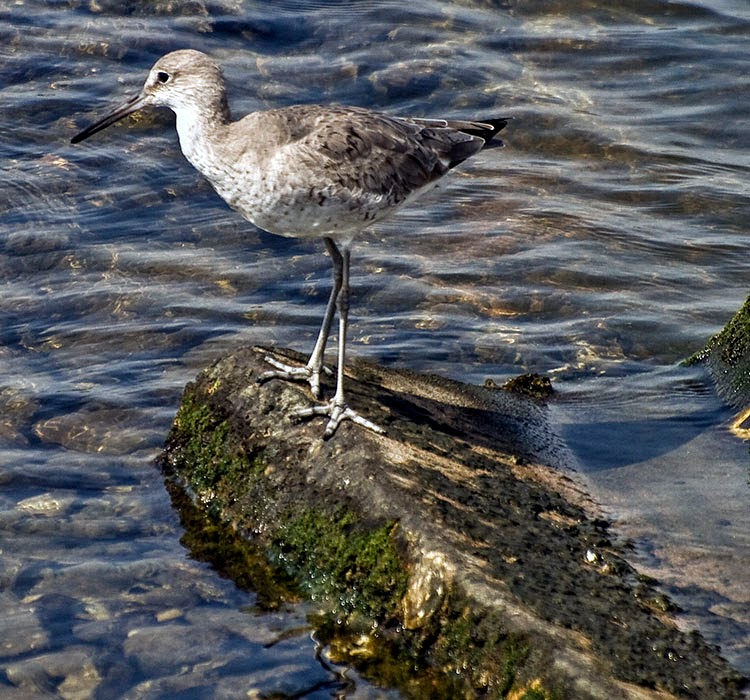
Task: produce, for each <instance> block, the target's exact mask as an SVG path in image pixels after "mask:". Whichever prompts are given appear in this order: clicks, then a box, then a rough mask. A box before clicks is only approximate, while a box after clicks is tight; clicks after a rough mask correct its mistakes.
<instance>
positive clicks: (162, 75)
mask: <svg viewBox="0 0 750 700" xmlns="http://www.w3.org/2000/svg"><path fill="white" fill-rule="evenodd" d="M171 77H172V76H171V75H169V73H167V72H165V71H163V70H160V71H159V72H158V73H157V74H156V79H157V80H158V81H159V82H160V83H168V82H169V79H170V78H171Z"/></svg>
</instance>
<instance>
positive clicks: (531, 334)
mask: <svg viewBox="0 0 750 700" xmlns="http://www.w3.org/2000/svg"><path fill="white" fill-rule="evenodd" d="M301 8H303V9H301ZM748 35H750V10H749V9H748V7H747V5H746V3H744V2H732V0H726V1H724V2H721V1H717V2H713V3H711V4H710V7H709V5H708V4H705V5H700V4H688V3H680V2H655V1H653V2H648V1H643V0H633V1H631V2H628V3H625V4H620V5H618V6H617V7H616V8H614V7H610V3H603V2H595V1H594V2H591V1H586V2H583V1H581V2H565V3H556V2H524V3H517V2H505V3H491V2H460V3H447V2H426V1H422V0H418V1H417V2H412V3H409V4H408V5H404V4H403V3H391V2H377V3H376V2H369V1H367V2H355V3H349V4H348V5H347V10H346V12H343V11H341V9H340V6H339V5H338V4H334V3H328V2H315V3H304V4H303V3H297V2H282V3H278V2H275V3H268V2H243V1H241V0H226V1H225V2H204V1H203V0H194V1H192V2H187V3H170V2H167V1H166V0H165V1H163V2H154V3H140V2H132V3H122V2H110V1H109V0H97V1H96V2H94V1H93V0H92V1H91V2H83V1H80V2H79V1H75V0H70V1H69V2H55V1H52V0H50V1H49V2H41V1H39V2H33V1H23V0H19V2H14V3H8V4H6V5H4V6H3V7H0V38H1V39H2V48H0V86H1V89H2V96H3V103H4V105H5V109H4V110H3V111H2V112H1V113H0V134H2V136H3V138H1V139H0V155H1V156H2V163H3V167H4V177H3V178H2V182H1V183H0V190H1V191H2V196H1V197H0V214H1V216H0V273H1V277H0V280H1V281H0V284H2V295H1V296H0V317H1V318H2V323H1V324H0V359H1V360H2V362H0V408H1V409H2V410H1V411H0V465H1V466H0V485H1V486H2V489H1V490H0V528H1V531H2V538H1V539H0V548H2V557H1V558H0V620H1V622H0V640H1V641H2V650H3V651H2V652H1V653H2V655H3V658H2V661H0V665H1V666H2V668H3V669H4V675H0V688H1V689H2V690H3V694H5V693H7V694H8V697H33V696H34V694H37V695H38V696H44V697H46V696H49V697H55V696H58V697H72V696H73V695H74V694H75V692H76V691H80V692H82V693H84V695H83V696H86V695H85V694H86V693H88V694H89V696H90V697H113V696H122V697H132V698H151V697H176V696H177V695H178V694H179V693H183V694H184V695H180V697H183V696H184V697H236V692H237V688H243V689H246V690H248V691H250V692H255V693H270V692H286V693H290V694H292V693H299V694H300V696H301V697H309V698H323V697H331V696H333V695H334V694H335V693H336V692H344V693H348V695H347V697H357V698H359V697H362V698H364V697H376V696H377V697H382V696H383V695H384V694H385V693H386V691H382V690H379V689H376V688H374V687H373V686H371V685H370V684H368V683H367V682H365V681H363V680H361V679H356V682H355V684H354V685H353V686H352V685H351V684H344V685H342V681H341V678H340V676H339V675H338V674H337V673H335V672H334V671H332V670H331V669H330V668H329V667H327V666H326V664H324V663H322V662H321V661H320V660H319V659H318V658H317V657H316V654H315V646H314V643H313V641H311V640H310V639H309V633H308V631H307V630H306V628H305V610H304V607H303V606H300V607H299V608H290V609H288V610H285V611H283V612H282V613H275V614H267V613H261V612H259V611H258V610H256V609H254V608H253V596H252V594H249V593H246V592H242V591H238V590H237V589H235V588H234V586H233V585H232V584H231V583H229V582H227V581H225V580H223V579H221V578H220V577H219V576H218V575H217V574H216V573H215V572H213V571H212V570H211V569H210V568H209V567H208V566H206V565H204V564H201V563H198V562H196V561H194V560H192V559H191V558H190V557H189V556H188V554H187V553H186V551H185V549H184V548H183V547H182V545H181V544H180V542H179V539H180V536H181V529H180V526H179V523H178V521H177V518H176V516H175V515H174V513H173V511H172V509H171V506H170V503H169V498H168V496H167V494H166V492H165V490H164V488H163V485H162V483H161V479H160V476H159V474H158V473H157V471H156V469H155V468H154V466H153V462H152V460H153V457H154V455H155V454H156V453H157V451H158V450H159V448H160V446H161V444H162V442H163V439H164V437H165V435H166V432H167V430H168V428H169V424H170V421H171V419H172V417H173V415H174V412H175V410H176V408H177V405H178V403H179V398H180V393H181V390H182V387H183V386H184V384H185V383H186V382H187V381H188V380H190V379H191V378H192V377H193V376H194V375H195V374H196V372H197V371H199V370H200V369H201V368H202V367H203V366H205V365H206V364H207V363H208V362H210V361H211V360H212V359H214V358H216V357H218V356H220V355H222V354H225V353H228V352H230V351H231V350H233V349H235V348H238V347H241V346H243V345H246V344H249V343H256V342H274V343H278V344H280V345H289V346H292V347H294V348H296V349H298V350H308V349H309V348H310V347H311V345H312V343H313V341H314V337H315V333H316V331H317V326H318V323H319V320H320V315H321V314H322V309H323V305H324V303H325V300H326V298H327V293H328V290H329V274H330V272H329V262H328V260H327V259H326V258H325V257H324V256H323V254H322V245H315V244H311V243H309V242H302V241H293V240H287V239H282V238H278V237H274V236H271V235H269V234H266V233H264V232H262V231H258V230H256V229H254V228H253V227H252V226H250V225H249V224H247V223H245V222H244V221H242V220H241V219H240V218H239V217H238V216H237V215H235V214H234V213H233V212H231V211H230V210H228V209H227V207H226V206H225V205H224V204H223V203H222V202H221V201H220V200H219V199H218V198H217V197H216V195H215V194H214V193H213V192H212V190H211V189H210V187H209V186H208V185H207V184H206V183H205V182H203V181H202V180H201V178H200V176H199V175H198V174H197V173H195V172H194V171H193V170H192V169H191V168H190V166H189V165H188V164H187V162H186V161H185V160H184V159H183V157H182V156H181V154H180V152H179V148H178V145H177V139H176V135H175V133H174V130H173V128H172V117H171V116H169V115H168V114H151V115H147V116H144V117H143V118H142V119H140V120H139V121H138V122H137V123H133V122H130V123H128V124H126V125H118V126H115V127H111V128H110V129H108V130H107V131H106V132H103V133H102V134H99V135H97V136H96V137H94V138H92V139H91V140H89V141H87V142H85V143H84V144H81V145H79V146H76V147H73V146H70V145H69V143H68V141H69V138H70V137H71V136H72V135H73V134H74V133H76V132H77V130H78V129H79V128H81V127H83V126H84V125H86V124H87V123H89V122H90V121H91V120H92V119H93V118H94V117H96V116H97V115H100V114H102V113H103V112H104V111H105V110H106V109H107V108H108V107H109V106H110V105H113V104H115V103H118V102H120V101H121V100H122V99H123V98H125V97H127V96H130V95H131V94H132V93H134V92H135V91H137V90H138V89H139V88H140V85H141V84H142V81H143V79H144V77H145V75H146V72H147V70H148V68H149V67H150V66H151V64H152V63H153V61H154V60H155V59H156V58H158V57H159V56H160V55H162V54H163V53H166V52H167V51H170V50H173V49H177V48H184V47H193V48H197V49H200V50H203V51H206V52H208V53H210V54H212V55H213V56H215V57H216V58H217V59H218V60H219V61H220V62H221V63H222V64H223V66H224V68H225V71H226V74H227V78H228V80H229V83H230V90H231V98H232V104H233V108H234V110H235V113H236V114H241V113H243V112H245V111H249V110H252V109H263V108H268V107H277V106H283V105H287V104H293V103H298V102H341V103H349V104H357V105H363V106H367V107H376V108H380V109H384V110H387V111H390V112H392V113H400V114H414V115H424V116H464V117H474V116H478V117H481V116H483V115H489V116H498V115H499V116H505V115H511V116H513V117H514V120H513V121H512V122H511V124H510V125H509V126H508V127H507V129H506V130H505V132H504V140H505V142H506V144H507V147H506V148H505V149H492V150H488V151H485V152H483V153H482V154H480V155H479V156H477V157H476V158H474V159H472V161H471V163H469V164H467V165H466V166H465V167H463V168H462V169H461V170H460V172H457V173H454V175H453V176H452V178H451V179H450V181H449V182H446V183H445V184H444V185H443V186H442V187H441V188H440V189H438V190H436V191H435V192H433V193H431V194H429V195H427V196H426V197H424V198H423V199H422V200H421V201H420V202H419V203H417V204H416V205H414V206H412V207H411V208H410V209H408V210H406V211H404V212H403V213H402V214H401V215H399V216H398V217H397V218H394V219H393V220H391V221H388V222H385V223H383V224H381V225H379V226H378V227H377V228H376V229H375V230H374V231H372V232H371V233H370V234H369V235H368V236H367V237H366V238H364V239H363V240H362V241H360V242H359V243H358V245H357V246H356V247H355V250H354V258H353V260H354V263H353V285H354V299H353V323H352V330H351V339H350V340H351V352H352V354H354V355H358V356H363V357H368V358H371V359H375V360H377V361H379V362H383V363H385V364H388V365H391V366H397V367H407V368H410V369H414V370H427V371H431V372H436V373H439V374H442V375H445V376H449V377H452V378H456V379H461V380H465V381H472V382H482V381H484V379H486V378H492V379H494V380H496V381H502V380H503V379H504V378H507V377H509V376H511V375H514V374H518V373H520V372H525V371H534V372H545V373H548V374H550V375H551V376H552V377H553V378H554V380H555V387H556V389H557V391H558V399H557V401H556V403H555V404H554V406H553V408H552V415H553V418H554V419H555V420H556V421H557V422H558V424H559V425H560V430H561V432H562V434H563V435H564V437H565V438H566V439H567V440H568V441H569V444H570V445H571V449H572V453H573V460H574V462H575V464H576V465H577V467H578V468H579V470H580V472H581V473H582V474H583V475H584V477H585V479H586V480H587V482H588V484H589V485H590V488H591V489H592V490H593V492H594V493H595V495H596V496H597V497H598V498H599V499H600V501H601V502H602V504H603V507H604V509H605V511H606V512H607V513H608V514H610V515H611V517H613V518H614V519H615V520H616V522H617V526H618V528H619V532H621V533H622V535H623V537H628V538H631V539H632V540H633V541H634V543H635V545H636V549H635V554H634V559H635V560H636V563H637V564H638V565H639V566H640V567H641V568H643V569H644V570H646V571H648V572H649V573H652V574H653V575H655V576H656V577H658V578H659V579H660V580H662V581H664V583H665V590H667V591H668V592H669V593H670V594H672V595H674V596H675V597H676V599H677V600H678V602H679V604H680V605H681V606H682V608H683V609H684V613H683V614H681V615H680V616H679V622H680V624H682V625H684V626H686V627H695V626H697V627H698V628H699V629H700V630H701V631H702V632H703V633H704V635H705V636H706V637H707V638H708V639H709V640H710V641H712V642H715V643H717V644H720V645H721V646H722V649H723V651H724V653H725V654H726V655H727V657H728V658H730V660H731V661H732V662H733V663H734V664H735V665H736V666H737V667H739V668H740V669H741V670H743V671H744V672H745V673H750V653H749V652H748V649H750V644H748V642H749V641H750V596H749V595H748V589H747V586H746V584H745V582H746V581H747V561H748V557H749V555H750V537H749V536H748V534H747V533H748V532H750V509H749V508H748V506H747V502H748V478H747V475H748V450H747V445H746V444H743V443H741V442H740V441H739V440H738V439H737V438H736V437H734V436H732V435H731V434H730V432H729V430H728V425H729V424H730V423H731V419H732V409H730V408H727V407H725V406H723V405H722V404H721V402H720V401H719V400H718V399H717V398H716V397H715V394H714V392H713V390H712V388H711V386H710V385H709V384H708V380H707V379H706V377H705V375H704V373H703V372H702V371H701V370H700V369H684V368H681V367H679V366H678V364H679V362H680V360H682V359H684V358H685V357H686V356H688V355H690V354H691V353H692V352H694V351H695V350H697V349H698V348H700V347H701V346H702V345H703V344H704V343H705V341H706V340H707V338H708V337H710V335H712V334H713V333H715V332H717V331H718V330H720V329H721V327H722V326H723V325H724V323H726V321H727V320H728V319H729V318H730V317H731V316H732V314H733V313H734V312H735V311H736V310H737V308H739V306H740V305H741V304H742V302H743V301H744V299H745V297H746V296H747V293H748V285H747V280H748V269H749V266H748V260H747V252H746V249H747V243H748V230H747V221H748V220H749V216H750V186H749V185H748V182H749V178H748V175H749V174H750V148H749V147H750V137H749V136H748V133H750V132H749V131H748V126H749V121H750V120H749V119H748V116H747V104H746V102H747V101H746V99H745V98H744V96H745V95H746V94H747V90H748V77H747V76H748V75H750V59H748V53H747V40H748ZM295 630H300V631H298V632H297V633H294V631H295ZM274 640H281V641H279V643H275V644H271V645H270V646H269V643H271V642H273V641H274ZM349 675H350V676H351V675H352V673H351V672H349ZM61 679H62V680H61ZM189 688H192V689H193V690H192V691H188V690H187V689H189ZM342 688H344V689H343V690H342ZM243 692H244V691H243ZM80 696H81V695H79V697H80ZM394 697H395V696H394Z"/></svg>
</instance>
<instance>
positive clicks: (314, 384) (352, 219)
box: [72, 50, 506, 436]
mask: <svg viewBox="0 0 750 700" xmlns="http://www.w3.org/2000/svg"><path fill="white" fill-rule="evenodd" d="M149 105H153V106H165V107H169V108H171V109H172V110H173V111H174V113H175V115H176V126H177V133H178V135H179V139H180V147H181V149H182V152H183V153H184V155H185V157H186V158H187V159H188V161H190V163H191V164H192V165H193V166H194V167H195V168H196V169H197V170H199V171H200V172H201V173H202V174H203V175H204V176H205V177H206V178H207V179H208V180H209V181H210V182H211V184H212V185H213V187H214V189H215V190H216V191H217V193H218V194H219V195H220V196H221V197H222V198H223V199H224V200H225V201H226V202H227V204H229V205H230V206H231V207H232V208H233V209H235V210H237V211H238V212H239V213H240V214H242V216H244V217H245V218H246V219H248V220H249V221H251V222H252V223H254V224H255V225H256V226H259V227H260V228H263V229H265V230H266V231H269V232H271V233H275V234H279V235H282V236H293V237H301V238H307V237H315V238H323V239H324V241H325V243H326V248H327V250H328V252H329V253H330V255H331V258H332V261H333V264H334V287H333V291H332V293H331V297H330V299H329V302H328V306H327V308H326V313H325V317H324V320H323V325H322V327H321V331H320V334H319V336H318V342H317V343H316V346H315V349H314V350H313V354H312V355H311V357H310V361H309V362H308V364H307V366H306V367H304V368H293V367H287V366H286V365H278V363H275V364H276V365H277V367H278V371H275V372H271V373H268V374H267V376H266V377H265V378H271V377H279V376H280V377H284V378H294V377H302V378H304V379H306V380H308V381H309V382H310V386H311V388H312V391H313V394H314V395H316V396H317V394H318V392H319V387H320V373H321V371H322V368H323V352H324V350H325V345H326V341H327V338H328V335H329V333H330V327H331V322H332V318H333V314H334V310H335V309H338V311H339V322H340V328H339V363H338V381H337V389H336V395H335V396H334V398H333V400H332V401H331V403H330V404H329V405H328V406H325V407H317V406H316V407H314V408H313V409H304V410H303V411H300V414H301V415H313V414H318V413H324V414H325V415H328V416H329V418H330V420H329V422H328V426H327V428H326V436H330V435H332V434H333V432H334V431H335V430H336V428H337V426H338V424H339V423H340V422H341V421H342V420H344V419H350V420H353V421H355V422H357V423H360V424H362V425H365V426H366V427H368V428H370V429H373V430H377V431H380V429H379V428H378V427H377V426H375V425H374V424H372V423H370V422H369V421H367V420H366V419H363V418H361V417H360V416H359V415H357V414H356V413H354V412H353V411H351V409H349V408H348V407H347V406H346V403H345V400H344V389H343V386H344V377H343V367H344V358H345V337H346V324H347V312H348V298H349V285H348V277H349V247H350V244H351V241H352V239H353V238H354V237H355V236H356V234H357V233H358V232H359V231H361V230H362V229H364V228H366V227H367V226H370V225H372V224H373V223H375V222H376V221H379V220H380V219H382V218H384V217H386V216H388V215H390V214H391V213H393V212H394V211H396V210H397V209H399V208H400V207H401V206H403V205H404V204H406V203H407V202H409V201H410V200H412V199H414V198H415V197H417V196H418V195H419V194H421V193H422V192H424V191H425V190H427V189H429V188H430V187H432V186H433V185H434V184H435V183H436V182H437V181H438V180H439V179H440V178H442V177H443V176H444V175H445V174H446V173H447V172H448V171H449V170H450V169H451V168H453V167H455V166H456V165H458V164H459V163H461V162H462V161H464V160H465V159H467V158H469V157H470V156H472V155H474V154H475V153H477V152H478V151H479V150H481V148H482V147H483V146H484V145H485V143H486V142H487V141H489V140H490V139H491V138H492V137H493V136H494V135H495V134H496V133H497V132H498V131H500V129H502V128H503V127H504V126H505V124H506V120H504V119H496V120H489V121H488V122H473V121H448V120H431V119H417V118H401V117H392V116H389V115H386V114H382V113H379V112H373V111H369V110H366V109H362V108H359V107H337V106H321V105H299V106H294V107H285V108H282V109H275V110H268V111H263V112H253V113H251V114H248V115H247V116H245V117H243V118H242V119H240V120H238V121H232V120H231V118H230V112H229V108H228V105H227V99H226V90H225V86H224V78H223V75H222V73H221V70H220V68H219V67H218V66H217V65H216V64H215V63H214V62H213V61H212V60H211V59H210V58H209V57H208V56H206V55H205V54H203V53H201V52H199V51H193V50H183V51H175V52H173V53H170V54H167V55H166V56H163V57H162V58H160V59H159V60H158V61H157V62H156V63H155V64H154V67H153V68H152V69H151V71H150V72H149V75H148V78H147V79H146V83H145V85H144V87H143V90H142V91H141V93H140V94H139V95H137V96H136V97H134V98H133V99H132V100H130V101H129V102H127V103H125V104H124V105H122V106H121V107H119V108H117V109H115V110H114V111H113V112H111V113H110V114H108V115H107V116H106V117H104V118H103V119H101V120H100V121H98V122H96V123H95V124H93V125H91V126H90V127H88V128H87V129H85V130H84V131H82V132H81V133H79V134H78V135H77V136H75V137H74V138H73V139H72V141H73V143H77V142H79V141H82V140H83V139H85V138H87V137H89V136H91V135H92V134H94V133H96V132H97V131H100V130H101V129H104V128H105V127H107V126H109V125H110V124H112V123H114V122H115V121H117V120H119V119H122V118H123V117H125V116H127V115H128V114H131V113H133V112H135V111H137V110H139V109H141V108H142V107H146V106H149ZM339 247H341V249H339Z"/></svg>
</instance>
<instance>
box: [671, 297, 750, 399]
mask: <svg viewBox="0 0 750 700" xmlns="http://www.w3.org/2000/svg"><path fill="white" fill-rule="evenodd" d="M699 362H703V363H705V364H706V366H707V367H708V370H709V372H710V373H711V376H712V377H713V380H714V382H715V383H716V386H717V388H718V391H719V394H720V395H721V396H722V398H724V399H725V400H726V401H727V402H728V403H729V404H731V405H732V406H734V407H735V408H745V407H748V406H750V297H748V299H747V300H746V301H745V303H744V304H743V306H742V308H741V309H740V310H739V311H738V312H737V313H736V314H735V315H734V316H733V317H732V319H731V320H730V321H729V323H727V325H726V326H725V327H724V328H723V329H722V331H721V332H720V333H717V334H716V335H715V336H713V338H711V339H710V340H709V341H708V343H707V344H706V347H704V348H703V349H702V350H700V351H699V352H697V353H695V355H693V356H692V357H690V358H689V359H688V360H686V364H688V365H692V364H696V363H699Z"/></svg>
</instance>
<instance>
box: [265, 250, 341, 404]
mask: <svg viewBox="0 0 750 700" xmlns="http://www.w3.org/2000/svg"><path fill="white" fill-rule="evenodd" d="M323 241H324V242H325V244H326V250H328V254H329V255H330V256H331V260H332V262H333V288H332V289H331V296H330V297H328V304H327V305H326V312H325V315H324V316H323V323H322V324H321V326H320V332H319V333H318V339H317V341H315V347H314V348H313V351H312V353H311V354H310V359H309V360H308V361H307V364H306V365H305V366H304V367H295V366H293V365H288V364H286V363H284V362H279V360H277V359H275V358H273V357H271V356H270V355H266V357H265V358H263V359H264V360H265V361H266V362H268V364H270V365H273V366H274V367H275V368H276V369H275V370H270V371H269V372H264V373H263V374H261V375H260V377H258V381H259V382H265V381H267V380H268V379H302V380H304V381H307V382H309V384H310V390H311V391H312V395H313V396H314V397H315V398H316V399H317V398H320V373H321V372H322V371H326V372H328V373H329V374H330V370H328V369H327V368H325V367H323V355H324V353H325V350H326V343H327V342H328V336H329V335H330V334H331V324H332V323H333V314H334V313H335V311H336V300H337V299H338V296H339V292H340V291H341V281H342V279H341V277H342V269H343V260H342V258H341V253H340V252H339V249H338V248H337V247H336V244H335V243H334V242H333V241H332V240H331V239H330V238H324V239H323Z"/></svg>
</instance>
